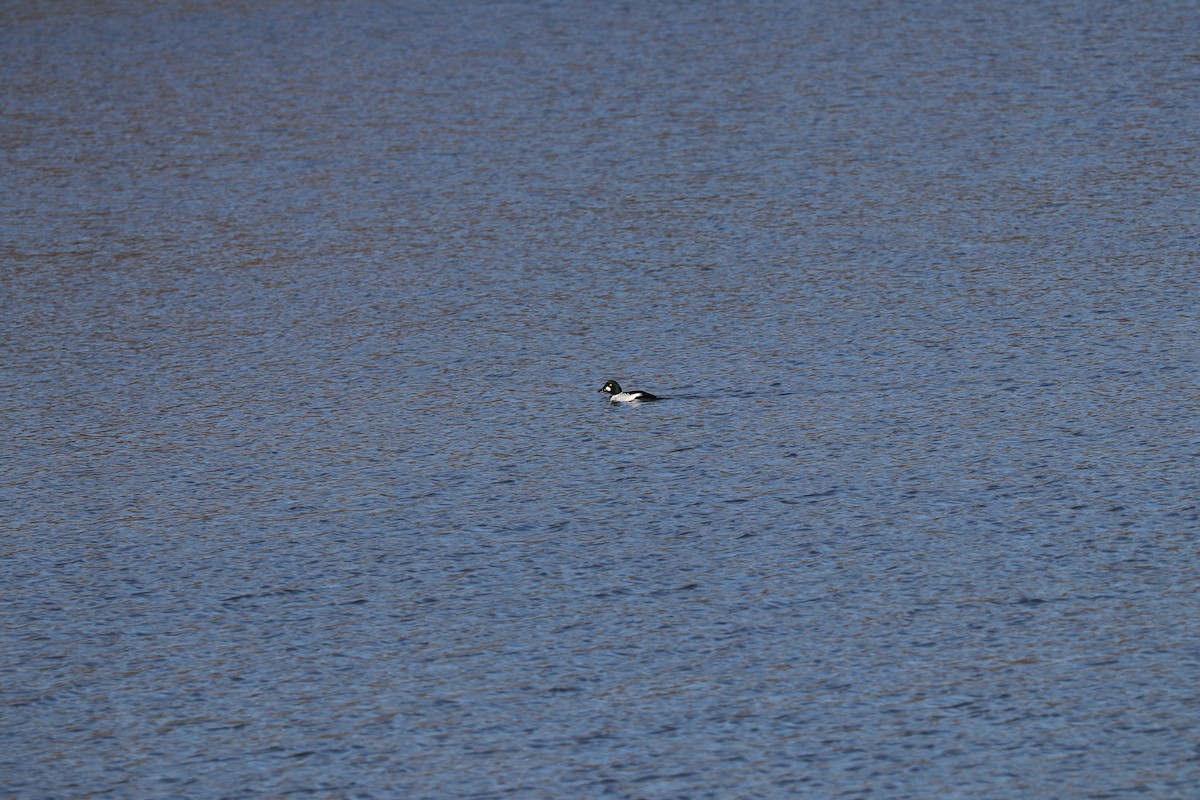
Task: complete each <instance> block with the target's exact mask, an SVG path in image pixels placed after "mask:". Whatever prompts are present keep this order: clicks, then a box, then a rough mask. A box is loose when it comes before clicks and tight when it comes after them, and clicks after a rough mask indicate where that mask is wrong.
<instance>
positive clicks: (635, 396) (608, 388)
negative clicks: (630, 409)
mask: <svg viewBox="0 0 1200 800" xmlns="http://www.w3.org/2000/svg"><path fill="white" fill-rule="evenodd" d="M596 391H598V392H605V393H607V394H608V402H610V403H632V402H635V401H638V402H642V403H648V402H650V401H651V400H657V399H658V396H657V395H653V394H650V393H649V392H623V391H621V384H619V383H617V382H616V381H609V382H608V383H606V384H604V385H603V386H601V387H600V388H599V389H597V390H596Z"/></svg>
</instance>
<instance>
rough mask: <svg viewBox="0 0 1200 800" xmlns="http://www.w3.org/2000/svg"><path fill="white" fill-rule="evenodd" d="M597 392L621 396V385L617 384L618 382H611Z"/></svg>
mask: <svg viewBox="0 0 1200 800" xmlns="http://www.w3.org/2000/svg"><path fill="white" fill-rule="evenodd" d="M596 391H597V392H604V393H605V394H620V393H621V384H619V383H617V382H616V381H609V382H608V383H606V384H604V385H603V386H601V387H600V388H599V389H597V390H596Z"/></svg>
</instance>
